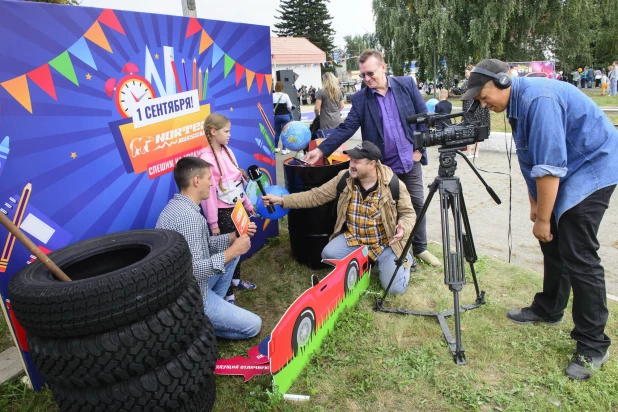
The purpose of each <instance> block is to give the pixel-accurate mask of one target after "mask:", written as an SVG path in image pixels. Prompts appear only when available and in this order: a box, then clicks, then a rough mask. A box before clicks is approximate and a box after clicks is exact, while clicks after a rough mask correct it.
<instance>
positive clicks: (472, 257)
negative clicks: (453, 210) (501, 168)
mask: <svg viewBox="0 0 618 412" xmlns="http://www.w3.org/2000/svg"><path fill="white" fill-rule="evenodd" d="M459 203H460V205H461V218H462V220H463V225H464V230H465V233H464V234H463V236H462V238H463V246H464V251H465V256H466V260H467V261H468V263H469V264H470V273H471V274H472V281H473V282H474V289H475V291H476V304H477V305H482V304H484V303H485V291H484V290H483V291H481V290H480V287H479V282H478V279H477V277H476V270H475V269H474V263H476V261H477V260H478V257H477V255H476V247H475V246H474V238H473V237H472V228H471V226H470V218H469V217H468V209H466V201H465V199H464V194H463V187H462V186H461V182H460V183H459Z"/></svg>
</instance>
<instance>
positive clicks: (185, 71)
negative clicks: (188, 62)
mask: <svg viewBox="0 0 618 412" xmlns="http://www.w3.org/2000/svg"><path fill="white" fill-rule="evenodd" d="M182 71H183V72H184V74H185V90H189V82H188V81H187V66H185V59H184V58H183V59H182Z"/></svg>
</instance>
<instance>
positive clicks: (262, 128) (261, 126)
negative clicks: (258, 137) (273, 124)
mask: <svg viewBox="0 0 618 412" xmlns="http://www.w3.org/2000/svg"><path fill="white" fill-rule="evenodd" d="M260 132H261V133H262V136H264V140H266V143H268V146H269V147H270V150H272V151H273V152H274V151H275V145H274V144H273V141H272V140H270V136H269V135H268V132H267V131H266V128H265V127H264V125H262V123H260Z"/></svg>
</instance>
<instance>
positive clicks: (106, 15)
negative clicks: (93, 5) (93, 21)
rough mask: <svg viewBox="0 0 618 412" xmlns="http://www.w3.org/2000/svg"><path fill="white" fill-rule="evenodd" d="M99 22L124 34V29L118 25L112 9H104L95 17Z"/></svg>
mask: <svg viewBox="0 0 618 412" xmlns="http://www.w3.org/2000/svg"><path fill="white" fill-rule="evenodd" d="M97 20H98V21H99V23H101V24H104V25H106V26H107V27H109V28H110V29H113V30H116V31H117V32H118V33H120V34H122V35H125V36H126V33H125V32H124V29H123V28H122V26H121V25H120V22H119V21H118V17H116V13H114V10H112V9H105V10H103V12H102V13H101V15H100V16H99V18H98V19H97Z"/></svg>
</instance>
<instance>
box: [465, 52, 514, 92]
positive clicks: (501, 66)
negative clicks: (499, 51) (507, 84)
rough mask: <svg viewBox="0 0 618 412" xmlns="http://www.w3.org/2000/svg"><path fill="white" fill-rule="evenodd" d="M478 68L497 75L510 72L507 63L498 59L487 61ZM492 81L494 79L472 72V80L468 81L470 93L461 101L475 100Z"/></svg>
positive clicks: (482, 62)
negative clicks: (486, 84)
mask: <svg viewBox="0 0 618 412" xmlns="http://www.w3.org/2000/svg"><path fill="white" fill-rule="evenodd" d="M476 67H479V68H481V69H485V70H487V71H489V72H492V73H495V74H498V73H506V72H507V71H508V70H509V66H508V65H507V64H506V63H505V62H503V61H500V60H497V59H485V60H483V61H481V62H480V63H479V64H477V65H476ZM472 70H474V69H472ZM490 80H493V78H492V77H489V76H486V75H484V74H481V73H474V72H471V73H470V78H469V79H468V91H467V92H465V93H464V95H463V96H461V99H460V100H472V99H474V98H475V97H476V96H477V95H478V94H479V93H480V92H481V89H482V88H483V86H485V83H487V82H488V81H490Z"/></svg>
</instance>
